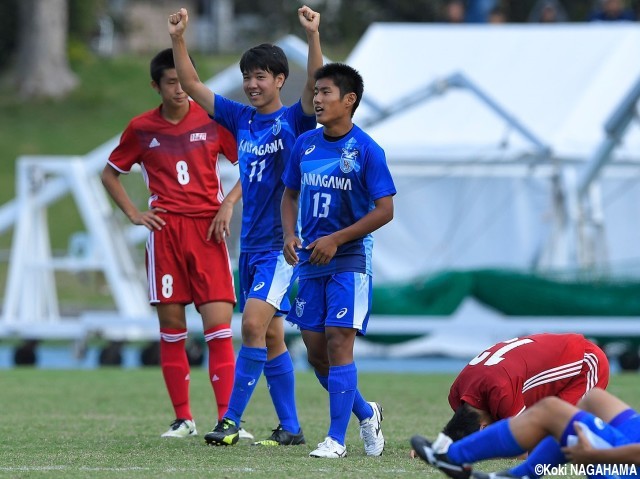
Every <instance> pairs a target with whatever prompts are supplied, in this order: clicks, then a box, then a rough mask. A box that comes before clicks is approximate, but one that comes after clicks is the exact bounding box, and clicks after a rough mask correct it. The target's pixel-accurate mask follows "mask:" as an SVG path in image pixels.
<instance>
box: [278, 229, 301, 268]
mask: <svg viewBox="0 0 640 479" xmlns="http://www.w3.org/2000/svg"><path fill="white" fill-rule="evenodd" d="M300 248H302V242H301V241H300V238H298V237H296V236H289V237H285V239H284V247H283V248H282V253H283V255H284V260H285V261H286V262H287V264H290V265H291V266H295V265H297V264H298V261H299V258H298V253H297V252H296V250H297V249H300Z"/></svg>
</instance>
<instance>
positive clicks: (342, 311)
mask: <svg viewBox="0 0 640 479" xmlns="http://www.w3.org/2000/svg"><path fill="white" fill-rule="evenodd" d="M347 311H349V310H348V309H347V308H342V309H341V310H340V311H338V314H336V318H338V319H340V318H344V315H345V314H347Z"/></svg>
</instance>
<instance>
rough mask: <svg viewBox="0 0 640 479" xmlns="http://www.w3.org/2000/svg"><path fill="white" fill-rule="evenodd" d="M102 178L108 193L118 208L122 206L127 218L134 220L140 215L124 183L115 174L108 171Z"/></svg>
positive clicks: (121, 208)
mask: <svg viewBox="0 0 640 479" xmlns="http://www.w3.org/2000/svg"><path fill="white" fill-rule="evenodd" d="M101 179H102V184H103V185H104V188H105V190H107V193H109V196H111V199H113V201H114V203H115V204H116V205H117V206H118V208H120V210H122V212H123V213H124V214H125V215H126V216H127V218H129V220H130V221H132V220H133V218H135V217H136V216H137V215H138V213H139V211H138V208H136V206H135V205H134V204H133V202H132V201H131V199H130V198H129V195H128V194H127V192H126V191H125V189H124V187H123V186H122V183H120V181H119V180H118V178H117V177H116V176H115V175H111V174H108V173H107V174H104V173H103V175H102V177H101Z"/></svg>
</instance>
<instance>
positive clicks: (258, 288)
mask: <svg viewBox="0 0 640 479" xmlns="http://www.w3.org/2000/svg"><path fill="white" fill-rule="evenodd" d="M262 288H264V281H260V282H259V283H258V284H256V285H255V286H254V288H253V290H254V291H258V290H261V289H262Z"/></svg>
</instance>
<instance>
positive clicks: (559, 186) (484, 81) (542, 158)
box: [347, 23, 640, 281]
mask: <svg viewBox="0 0 640 479" xmlns="http://www.w3.org/2000/svg"><path fill="white" fill-rule="evenodd" d="M347 63H349V64H351V65H352V66H354V67H356V68H357V69H358V70H359V71H360V72H361V73H362V75H363V77H364V80H365V98H364V99H363V104H362V106H361V107H360V109H359V110H358V112H357V113H356V118H355V119H356V122H358V123H361V124H364V125H365V126H367V131H368V132H369V133H370V134H371V136H372V137H373V138H375V139H376V140H377V141H378V142H379V143H380V144H381V145H382V146H383V147H384V148H385V150H386V152H387V157H388V161H389V163H390V165H391V168H392V172H393V173H394V176H395V179H396V182H397V187H398V195H397V197H396V217H395V219H394V222H393V223H392V225H389V226H386V227H384V228H382V229H381V230H380V231H379V232H377V233H376V241H377V243H376V253H375V254H374V256H375V255H378V258H377V261H376V268H377V269H376V271H377V274H378V276H379V278H380V279H381V280H383V281H384V280H403V279H406V278H409V277H412V276H416V275H421V274H425V273H429V272H431V271H434V270H439V269H454V268H475V267H489V266H490V267H519V268H523V267H530V266H541V267H573V266H580V265H584V264H588V263H589V258H586V259H585V258H584V252H582V254H583V256H582V257H581V256H580V255H581V251H580V248H579V247H577V246H576V244H577V243H579V242H581V241H582V242H584V241H586V240H588V239H589V238H587V239H585V238H584V237H580V235H579V232H576V229H575V227H574V226H575V225H572V222H575V221H577V220H578V219H579V218H578V217H577V212H576V208H577V206H578V205H577V203H576V201H577V200H576V195H575V192H576V190H577V189H578V187H579V185H580V181H581V179H582V178H583V177H584V174H585V170H586V167H587V166H588V165H589V163H590V161H591V159H592V157H593V156H594V155H595V153H596V151H597V150H598V147H599V145H600V144H601V142H602V141H604V139H605V132H604V125H605V123H606V122H607V120H608V118H609V117H610V115H612V113H613V112H614V111H615V109H616V108H617V107H618V106H619V105H620V103H621V102H622V101H623V99H624V98H625V96H626V95H627V94H628V93H629V92H630V91H631V90H633V88H634V86H635V85H636V83H637V82H638V81H639V80H640V26H638V25H636V24H616V25H604V24H558V25H516V24H513V25H500V26H495V25H434V24H416V23H412V24H393V23H392V24H388V23H387V24H382V23H380V24H374V25H372V26H371V27H370V28H369V29H368V31H367V32H366V33H365V35H364V36H363V37H362V39H361V40H360V42H359V43H358V44H357V45H356V47H355V49H354V50H353V52H352V53H351V55H350V56H349V58H348V59H347ZM611 159H612V160H613V161H610V162H609V163H608V164H607V167H606V168H605V169H604V172H603V174H602V175H600V177H599V181H598V182H597V184H596V185H595V186H594V187H593V188H590V194H591V199H592V201H593V200H595V203H594V204H593V205H592V211H591V215H592V220H594V221H596V223H598V222H599V221H601V220H602V221H604V223H603V225H600V224H598V225H597V226H603V227H602V228H596V231H595V232H593V231H592V234H593V235H594V237H592V238H591V240H592V246H593V248H592V253H593V254H594V255H595V256H597V258H596V259H597V260H598V261H599V262H600V264H607V265H609V266H611V265H613V266H615V265H616V264H619V263H625V264H627V265H628V264H629V263H630V262H634V261H635V262H637V261H638V259H640V229H639V228H633V227H630V226H629V225H630V224H631V225H633V224H635V223H636V220H635V218H639V217H640V211H639V205H640V188H638V186H637V185H636V183H638V182H637V181H635V180H636V178H637V176H638V174H639V170H638V167H637V165H639V164H640V161H639V160H640V129H639V128H638V124H637V122H636V123H633V124H631V125H630V126H629V127H628V128H627V129H626V130H625V132H624V138H623V141H622V143H621V144H619V145H617V148H616V149H615V150H614V152H613V155H612V157H611ZM615 165H618V166H615ZM593 259H594V258H593V257H592V258H590V260H591V261H592V262H593Z"/></svg>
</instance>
